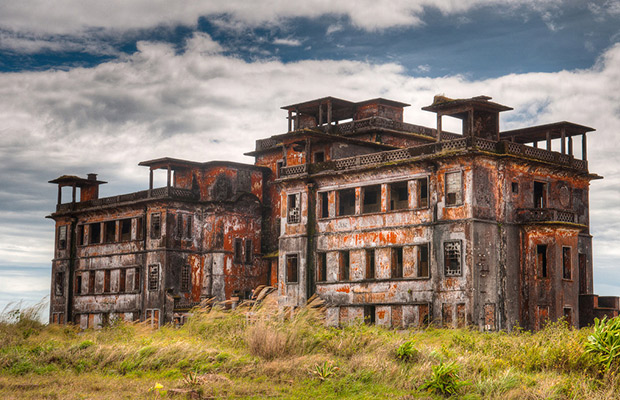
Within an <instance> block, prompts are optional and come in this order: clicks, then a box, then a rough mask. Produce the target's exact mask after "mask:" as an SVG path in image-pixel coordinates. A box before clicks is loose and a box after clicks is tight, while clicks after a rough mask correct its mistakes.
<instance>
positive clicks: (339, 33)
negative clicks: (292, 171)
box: [0, 0, 620, 311]
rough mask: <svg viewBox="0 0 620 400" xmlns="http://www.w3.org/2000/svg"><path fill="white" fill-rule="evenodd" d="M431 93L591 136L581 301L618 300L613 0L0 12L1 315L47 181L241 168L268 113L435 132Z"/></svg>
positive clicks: (46, 234)
mask: <svg viewBox="0 0 620 400" xmlns="http://www.w3.org/2000/svg"><path fill="white" fill-rule="evenodd" d="M435 94H445V95H447V96H449V97H471V96H476V95H480V94H485V95H489V96H492V97H493V100H494V101H497V102H499V103H502V104H506V105H509V106H512V107H514V109H515V110H514V111H510V112H506V113H503V115H502V118H503V120H502V129H514V128H518V127H523V126H528V125H533V124H545V123H550V122H556V121H564V120H568V121H571V122H576V123H579V124H583V125H587V126H592V127H594V128H596V132H593V133H592V134H590V136H589V148H588V153H589V158H590V171H592V172H596V173H598V174H600V175H603V176H604V177H605V179H604V180H602V181H594V182H593V183H592V185H591V193H590V198H591V217H592V218H591V225H592V233H593V235H594V266H595V267H594V269H595V277H594V282H595V291H596V292H597V293H599V294H603V295H620V269H619V268H618V266H620V262H619V261H620V246H618V239H619V238H620V156H619V155H618V154H619V153H618V151H617V149H616V146H617V145H620V140H619V139H618V136H617V135H618V134H620V0H600V1H590V2H583V1H581V0H567V1H562V0H548V1H540V0H471V1H467V2H464V1H451V0H357V1H355V2H354V1H338V0H336V1H334V0H332V1H328V0H306V1H304V2H299V3H292V2H290V1H283V0H260V1H259V0H254V1H245V0H226V1H220V0H211V1H192V0H179V1H175V2H170V1H168V0H132V1H126V0H112V1H107V2H102V1H94V0H57V1H53V2H50V1H47V0H20V1H9V0H0V168H2V174H1V175H0V311H1V310H2V309H3V307H4V306H5V305H6V304H7V303H8V302H11V301H16V300H20V299H23V300H24V301H25V302H36V301H38V300H40V299H41V298H43V297H44V296H45V295H47V294H48V292H49V287H50V260H51V258H52V255H53V251H52V250H53V236H54V234H53V223H52V221H51V220H49V219H45V216H46V215H49V214H50V213H51V212H52V211H53V210H54V208H55V202H56V188H55V186H54V185H51V184H49V183H47V181H48V180H50V179H54V178H56V177H58V176H60V175H63V174H75V175H80V176H85V175H86V174H87V173H89V172H95V173H98V174H99V178H100V179H102V180H105V181H108V182H109V184H107V185H104V186H102V188H101V195H102V196H111V195H116V194H120V193H126V192H130V191H137V190H142V189H145V188H147V186H148V170H147V169H145V168H144V167H138V166H137V164H138V162H140V161H142V160H148V159H153V158H157V157H163V156H169V157H178V158H185V159H190V160H195V161H207V160H216V159H224V160H234V161H241V162H248V163H251V162H253V160H252V159H251V158H248V157H244V156H243V154H242V153H243V152H245V151H249V150H252V149H253V148H254V141H255V140H256V139H258V138H262V137H267V136H270V135H273V134H277V133H282V132H283V131H285V130H286V120H285V112H284V111H282V110H280V109H279V107H280V106H283V105H287V104H291V103H297V102H301V101H305V100H309V99H313V98H317V97H323V96H329V95H331V96H335V97H341V98H344V99H348V100H351V101H360V100H365V99H368V98H374V97H379V96H381V97H386V98H390V99H394V100H398V101H402V102H406V103H410V104H412V106H411V107H409V108H408V109H406V112H405V120H406V121H407V122H411V123H417V124H422V125H427V126H434V123H435V120H434V114H431V113H428V112H424V111H421V110H420V108H421V107H422V106H424V105H428V104H430V103H431V102H432V99H433V95H435ZM161 178H162V177H160V179H161Z"/></svg>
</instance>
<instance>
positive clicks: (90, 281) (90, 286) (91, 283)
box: [88, 271, 95, 294]
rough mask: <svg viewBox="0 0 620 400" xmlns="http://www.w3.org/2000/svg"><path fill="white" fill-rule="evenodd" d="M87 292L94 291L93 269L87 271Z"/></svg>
mask: <svg viewBox="0 0 620 400" xmlns="http://www.w3.org/2000/svg"><path fill="white" fill-rule="evenodd" d="M88 293H90V294H92V293H95V271H90V272H89V273H88Z"/></svg>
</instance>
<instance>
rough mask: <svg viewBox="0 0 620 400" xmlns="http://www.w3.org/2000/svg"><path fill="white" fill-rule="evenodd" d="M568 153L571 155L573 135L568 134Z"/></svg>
mask: <svg viewBox="0 0 620 400" xmlns="http://www.w3.org/2000/svg"><path fill="white" fill-rule="evenodd" d="M568 154H569V155H571V156H572V155H573V137H572V136H569V137H568Z"/></svg>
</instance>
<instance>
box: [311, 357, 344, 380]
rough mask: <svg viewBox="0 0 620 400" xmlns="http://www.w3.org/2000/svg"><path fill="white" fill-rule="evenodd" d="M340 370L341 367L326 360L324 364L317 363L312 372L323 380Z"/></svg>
mask: <svg viewBox="0 0 620 400" xmlns="http://www.w3.org/2000/svg"><path fill="white" fill-rule="evenodd" d="M339 370H340V368H338V367H336V366H334V365H332V364H331V363H328V362H327V361H325V362H324V363H323V364H316V365H315V366H314V369H313V370H312V371H311V372H312V373H313V374H314V375H315V376H316V377H317V378H319V380H320V381H321V382H323V381H325V380H326V379H327V378H329V377H331V376H334V375H336V372H338V371H339Z"/></svg>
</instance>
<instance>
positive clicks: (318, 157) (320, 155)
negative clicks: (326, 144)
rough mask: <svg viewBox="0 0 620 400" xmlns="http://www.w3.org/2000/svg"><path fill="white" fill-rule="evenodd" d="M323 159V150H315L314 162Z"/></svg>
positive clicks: (319, 161)
mask: <svg viewBox="0 0 620 400" xmlns="http://www.w3.org/2000/svg"><path fill="white" fill-rule="evenodd" d="M323 161H325V152H323V151H317V152H315V153H314V162H315V163H321V162H323Z"/></svg>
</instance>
